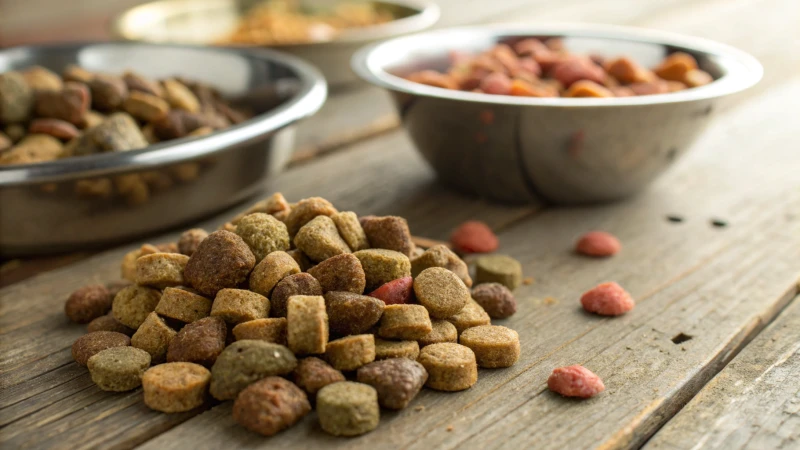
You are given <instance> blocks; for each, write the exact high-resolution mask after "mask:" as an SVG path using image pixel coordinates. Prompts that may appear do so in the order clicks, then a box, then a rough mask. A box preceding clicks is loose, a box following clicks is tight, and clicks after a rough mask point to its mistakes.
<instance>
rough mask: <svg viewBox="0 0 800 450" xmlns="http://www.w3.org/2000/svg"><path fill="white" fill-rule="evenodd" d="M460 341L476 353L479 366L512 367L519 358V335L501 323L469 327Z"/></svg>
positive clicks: (487, 367)
mask: <svg viewBox="0 0 800 450" xmlns="http://www.w3.org/2000/svg"><path fill="white" fill-rule="evenodd" d="M458 342H459V343H460V344H461V345H463V346H465V347H469V348H470V350H472V351H473V353H475V359H476V360H477V362H478V366H480V367H483V368H486V369H494V368H498V367H511V366H512V365H514V364H515V363H516V362H517V360H518V359H519V352H520V348H519V335H518V334H517V332H516V331H514V330H512V329H510V328H506V327H502V326H499V325H481V326H477V327H472V328H467V329H466V330H464V332H463V333H461V336H460V337H459V338H458Z"/></svg>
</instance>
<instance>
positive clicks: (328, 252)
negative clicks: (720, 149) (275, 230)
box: [237, 216, 350, 262]
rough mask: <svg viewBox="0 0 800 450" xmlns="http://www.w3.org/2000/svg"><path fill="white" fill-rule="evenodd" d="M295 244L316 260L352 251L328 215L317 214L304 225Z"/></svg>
mask: <svg viewBox="0 0 800 450" xmlns="http://www.w3.org/2000/svg"><path fill="white" fill-rule="evenodd" d="M242 220H244V219H242ZM237 226H239V225H237ZM294 244H295V245H296V246H297V248H299V249H300V250H302V251H303V253H305V254H306V256H308V258H309V259H310V260H312V261H315V262H322V261H325V260H326V259H328V258H332V257H334V256H336V255H341V254H342V253H350V247H348V246H347V243H346V242H345V241H344V239H342V237H341V236H339V230H337V229H336V224H335V223H333V219H331V218H330V217H328V216H317V217H315V218H313V219H312V220H310V221H309V222H308V223H306V224H305V225H303V227H302V228H300V230H299V231H298V232H297V234H296V235H295V237H294Z"/></svg>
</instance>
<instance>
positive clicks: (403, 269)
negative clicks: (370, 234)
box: [353, 248, 411, 293]
mask: <svg viewBox="0 0 800 450" xmlns="http://www.w3.org/2000/svg"><path fill="white" fill-rule="evenodd" d="M353 255H355V257H356V258H358V260H359V261H360V262H361V267H362V268H363V270H364V275H365V277H366V286H365V290H366V291H367V292H372V291H374V290H375V289H378V288H379V287H381V286H383V285H384V284H386V283H388V282H390V281H392V280H396V279H398V278H405V277H410V276H411V261H410V260H409V259H408V256H406V255H404V254H402V253H400V252H396V251H394V250H386V249H375V248H374V249H369V250H359V251H357V252H355V253H353ZM359 293H360V292H359Z"/></svg>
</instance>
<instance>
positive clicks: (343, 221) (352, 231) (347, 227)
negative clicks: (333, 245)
mask: <svg viewBox="0 0 800 450" xmlns="http://www.w3.org/2000/svg"><path fill="white" fill-rule="evenodd" d="M331 219H333V223H335V224H336V229H338V230H339V235H340V236H342V239H344V241H345V242H346V243H347V246H348V247H350V249H351V250H352V251H354V252H356V251H359V250H366V249H368V248H369V241H368V240H367V235H366V234H365V233H364V228H362V227H361V223H360V222H359V221H358V216H357V215H356V213H354V212H352V211H342V212H338V213H336V214H334V215H332V216H331Z"/></svg>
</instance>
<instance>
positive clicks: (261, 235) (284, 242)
mask: <svg viewBox="0 0 800 450" xmlns="http://www.w3.org/2000/svg"><path fill="white" fill-rule="evenodd" d="M236 234H238V235H239V236H241V238H242V239H243V240H244V241H245V242H246V243H247V245H249V246H250V250H252V251H253V254H254V255H255V257H256V261H261V260H262V259H264V258H265V257H266V256H267V255H269V254H270V253H272V252H276V251H286V250H289V232H288V231H287V230H286V225H284V224H283V222H281V221H280V220H278V219H276V218H275V217H273V216H271V215H269V214H264V213H254V214H249V215H247V216H244V217H243V218H242V220H240V221H239V222H238V223H237V224H236Z"/></svg>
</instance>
